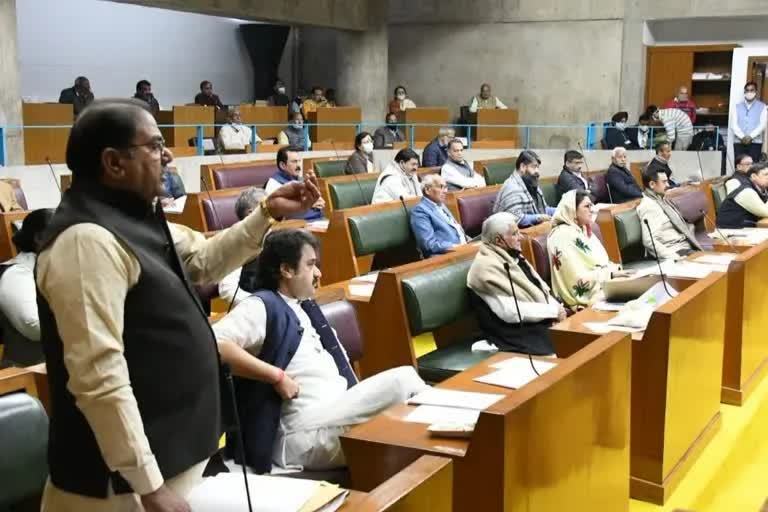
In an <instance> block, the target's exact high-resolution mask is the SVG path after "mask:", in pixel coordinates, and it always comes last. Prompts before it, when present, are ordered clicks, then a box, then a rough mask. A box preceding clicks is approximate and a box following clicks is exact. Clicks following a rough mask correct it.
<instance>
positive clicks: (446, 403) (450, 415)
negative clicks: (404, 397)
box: [404, 388, 504, 428]
mask: <svg viewBox="0 0 768 512" xmlns="http://www.w3.org/2000/svg"><path fill="white" fill-rule="evenodd" d="M502 398H504V395H497V394H493V393H475V392H471V391H457V390H453V389H440V388H430V389H427V390H425V391H422V392H421V393H419V394H418V395H416V396H414V397H412V398H411V399H409V400H408V404H411V405H414V404H417V405H419V407H417V408H416V409H414V410H413V412H411V413H410V414H408V416H406V417H405V418H404V420H405V421H410V422H413V423H427V424H429V425H448V424H450V425H462V426H465V427H469V428H471V427H472V425H474V424H475V423H477V418H479V417H480V411H482V410H484V409H487V408H488V407H490V406H491V405H493V404H495V403H496V402H498V401H499V400H501V399H502Z"/></svg>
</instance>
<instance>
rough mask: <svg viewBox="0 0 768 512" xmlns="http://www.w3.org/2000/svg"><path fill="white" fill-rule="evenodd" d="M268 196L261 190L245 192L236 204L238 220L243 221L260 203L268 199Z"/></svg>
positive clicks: (250, 189)
mask: <svg viewBox="0 0 768 512" xmlns="http://www.w3.org/2000/svg"><path fill="white" fill-rule="evenodd" d="M266 195H267V193H266V192H265V191H264V189H261V188H256V187H251V188H249V189H246V190H243V191H242V192H241V193H240V196H239V197H238V198H237V202H236V203H235V215H237V218H238V219H240V220H243V219H244V218H245V217H246V216H247V215H248V212H249V211H250V210H253V209H254V208H256V205H258V204H259V201H261V200H262V199H263V198H264V197H266Z"/></svg>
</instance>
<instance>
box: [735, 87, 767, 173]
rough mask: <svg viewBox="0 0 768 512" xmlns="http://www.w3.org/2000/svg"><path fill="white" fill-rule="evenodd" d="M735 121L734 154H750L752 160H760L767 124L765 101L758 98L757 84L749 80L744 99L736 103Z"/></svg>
mask: <svg viewBox="0 0 768 512" xmlns="http://www.w3.org/2000/svg"><path fill="white" fill-rule="evenodd" d="M730 119H732V120H733V121H735V122H733V136H734V141H733V142H734V143H733V155H734V156H739V155H741V154H744V153H746V154H748V155H749V156H751V157H752V160H754V161H755V162H757V161H758V160H760V151H761V149H762V147H763V133H764V132H765V126H766V108H765V103H763V102H762V101H760V100H758V99H757V84H756V83H755V82H747V84H746V85H745V86H744V101H742V102H740V103H738V104H736V105H735V106H734V107H733V110H732V112H731V117H730Z"/></svg>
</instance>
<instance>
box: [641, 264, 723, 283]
mask: <svg viewBox="0 0 768 512" xmlns="http://www.w3.org/2000/svg"><path fill="white" fill-rule="evenodd" d="M661 269H662V270H663V271H664V275H665V276H668V277H678V278H682V279H703V278H705V277H707V276H708V275H709V274H710V272H712V271H713V270H714V269H713V268H711V267H710V266H707V265H705V264H696V263H693V262H690V261H665V262H662V264H661ZM718 271H719V270H718ZM638 274H641V275H651V274H652V275H659V267H658V265H654V266H652V267H648V268H644V269H642V270H640V271H639V272H638Z"/></svg>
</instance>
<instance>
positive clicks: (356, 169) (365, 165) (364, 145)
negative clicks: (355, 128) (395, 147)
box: [344, 132, 373, 174]
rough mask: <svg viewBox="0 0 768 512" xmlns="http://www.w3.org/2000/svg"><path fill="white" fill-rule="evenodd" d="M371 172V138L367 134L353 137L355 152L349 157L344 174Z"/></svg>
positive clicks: (362, 133) (363, 133) (361, 133)
mask: <svg viewBox="0 0 768 512" xmlns="http://www.w3.org/2000/svg"><path fill="white" fill-rule="evenodd" d="M367 172H373V138H372V137H371V134H370V133H368V132H360V133H358V134H357V135H355V152H354V153H352V154H351V155H349V158H348V159H347V164H346V165H345V166H344V174H365V173H367Z"/></svg>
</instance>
